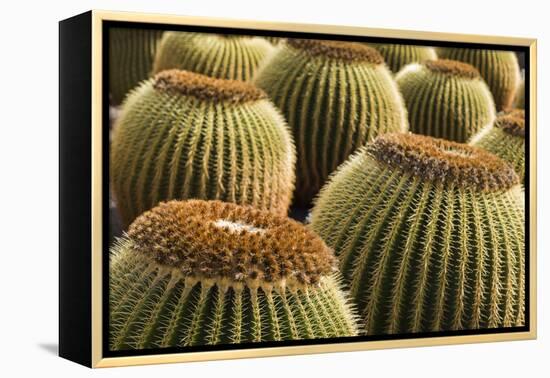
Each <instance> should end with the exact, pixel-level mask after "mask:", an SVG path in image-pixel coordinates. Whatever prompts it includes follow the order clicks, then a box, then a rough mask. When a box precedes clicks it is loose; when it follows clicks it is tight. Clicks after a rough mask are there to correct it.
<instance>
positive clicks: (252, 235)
mask: <svg viewBox="0 0 550 378" xmlns="http://www.w3.org/2000/svg"><path fill="white" fill-rule="evenodd" d="M128 237H129V238H130V240H132V241H133V243H134V244H133V245H134V248H135V250H136V252H137V253H144V254H146V255H147V256H149V257H150V258H152V259H153V260H154V261H156V262H157V263H158V264H160V265H163V266H167V267H171V268H176V269H177V270H178V271H179V272H180V273H181V274H182V275H183V276H184V277H185V278H192V279H197V280H200V279H215V280H216V281H220V282H226V283H227V284H229V285H231V286H232V285H234V284H238V283H244V282H246V283H247V286H249V287H250V286H258V285H262V284H275V283H276V284H277V286H279V285H281V284H283V285H287V286H290V287H292V286H295V285H305V284H316V283H318V282H319V280H320V278H321V277H322V276H324V275H329V274H330V273H331V272H332V271H333V269H334V266H335V258H334V256H333V254H332V251H331V250H330V249H329V248H328V247H327V246H326V245H325V243H324V242H323V241H322V240H321V239H320V238H319V237H318V236H317V235H315V234H314V233H313V232H312V231H310V230H308V229H307V228H305V227H304V226H303V225H301V224H300V223H298V222H295V221H293V220H291V219H288V218H286V217H280V216H276V215H274V214H272V213H270V212H267V211H261V210H257V209H254V208H252V207H247V206H239V205H235V204H231V203H225V202H220V201H201V200H189V201H170V202H164V203H161V204H160V205H159V206H157V207H155V208H153V209H152V210H150V211H147V212H145V213H144V214H142V215H141V216H139V217H138V218H137V219H136V220H135V221H134V222H133V223H132V225H131V226H130V229H129V231H128Z"/></svg>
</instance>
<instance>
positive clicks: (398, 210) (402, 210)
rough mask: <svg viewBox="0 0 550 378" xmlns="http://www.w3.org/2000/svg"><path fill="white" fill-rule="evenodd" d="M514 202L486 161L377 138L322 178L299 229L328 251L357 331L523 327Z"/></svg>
mask: <svg viewBox="0 0 550 378" xmlns="http://www.w3.org/2000/svg"><path fill="white" fill-rule="evenodd" d="M523 206H524V205H523V195H522V189H521V185H519V178H518V177H517V175H516V174H515V172H514V171H513V169H512V167H511V166H510V165H509V164H507V163H506V162H504V161H503V160H501V159H499V158H498V157H496V156H494V155H492V154H490V153H488V152H486V151H484V150H482V149H479V148H475V147H472V146H468V145H465V144H459V143H454V142H450V141H445V140H443V139H436V138H432V137H426V136H420V135H414V134H387V135H383V136H380V137H378V138H377V139H376V140H375V141H374V142H372V143H369V144H368V145H367V146H366V147H363V148H362V149H361V150H360V151H358V152H357V153H356V154H355V155H354V156H353V157H352V158H351V159H350V160H348V161H347V162H346V163H345V164H343V165H342V166H341V167H340V168H339V169H338V171H337V172H336V173H335V174H334V175H333V176H332V178H331V180H330V182H329V183H328V184H327V185H326V186H325V187H324V188H323V189H322V191H321V194H320V196H319V197H318V199H317V201H316V204H315V207H314V209H313V212H312V220H311V227H312V229H313V230H314V231H315V232H316V233H318V234H319V236H321V238H322V239H323V240H324V241H325V242H326V243H327V245H328V246H329V247H331V248H333V249H334V251H335V254H336V256H337V257H338V259H339V267H340V269H341V272H342V274H343V276H344V279H345V283H346V284H347V286H348V288H349V289H350V296H351V297H352V299H354V300H355V303H356V305H357V306H358V310H359V312H360V315H361V316H362V317H363V324H364V327H365V328H364V330H365V331H366V332H367V334H394V333H411V332H428V331H441V330H460V329H478V328H495V327H512V326H521V325H523V324H524V321H525V318H524V316H525V315H524V313H525V273H524V272H525V244H524V237H525V223H524V221H525V218H524V207H523Z"/></svg>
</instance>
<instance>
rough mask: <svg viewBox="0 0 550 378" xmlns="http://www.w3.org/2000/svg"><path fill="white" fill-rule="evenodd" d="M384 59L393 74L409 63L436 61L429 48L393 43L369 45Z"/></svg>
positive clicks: (433, 53)
mask: <svg viewBox="0 0 550 378" xmlns="http://www.w3.org/2000/svg"><path fill="white" fill-rule="evenodd" d="M369 45H370V46H372V47H374V48H375V49H376V50H378V52H379V53H380V54H381V55H382V56H383V57H384V61H385V62H386V64H387V65H388V67H389V68H390V70H391V71H392V72H393V73H397V72H399V70H401V68H403V67H404V66H406V65H407V64H410V63H422V62H424V61H426V60H435V59H437V54H436V53H435V49H434V48H433V47H429V46H415V45H398V44H393V43H387V44H386V43H384V44H382V43H369Z"/></svg>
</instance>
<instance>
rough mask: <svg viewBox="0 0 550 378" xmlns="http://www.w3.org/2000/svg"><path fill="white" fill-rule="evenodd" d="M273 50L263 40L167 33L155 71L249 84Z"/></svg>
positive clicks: (237, 36) (157, 57) (259, 38)
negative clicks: (176, 71) (210, 77)
mask: <svg viewBox="0 0 550 378" xmlns="http://www.w3.org/2000/svg"><path fill="white" fill-rule="evenodd" d="M272 50H273V46H272V44H271V43H270V42H269V41H267V40H265V39H264V38H261V37H252V36H250V37H249V36H239V35H229V34H227V35H225V34H208V33H187V32H166V33H165V34H164V37H163V38H162V40H161V42H160V46H159V49H158V52H157V56H156V58H155V64H154V72H155V73H158V72H160V71H163V70H167V69H174V68H176V69H182V70H187V71H193V72H197V73H200V74H203V75H207V76H212V77H216V78H219V79H232V80H243V81H249V80H251V79H252V76H253V75H254V74H255V72H256V70H257V68H258V66H259V65H260V63H261V62H262V61H263V59H264V58H265V57H266V56H267V54H268V53H269V52H271V51H272Z"/></svg>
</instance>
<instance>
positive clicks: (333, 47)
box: [287, 39, 384, 64]
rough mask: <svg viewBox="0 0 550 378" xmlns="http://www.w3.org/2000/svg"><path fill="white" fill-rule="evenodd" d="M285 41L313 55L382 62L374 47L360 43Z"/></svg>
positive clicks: (312, 40) (375, 62) (316, 40)
mask: <svg viewBox="0 0 550 378" xmlns="http://www.w3.org/2000/svg"><path fill="white" fill-rule="evenodd" d="M287 43H288V45H289V46H292V47H294V48H296V49H299V50H303V51H306V52H307V53H309V54H311V55H313V56H324V57H327V58H332V59H341V60H344V61H348V62H351V61H361V62H367V63H372V64H382V63H384V58H382V55H380V53H379V52H378V51H377V50H376V49H374V48H372V47H369V46H366V45H364V44H360V43H354V42H342V41H326V40H319V39H288V40H287Z"/></svg>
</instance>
